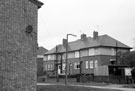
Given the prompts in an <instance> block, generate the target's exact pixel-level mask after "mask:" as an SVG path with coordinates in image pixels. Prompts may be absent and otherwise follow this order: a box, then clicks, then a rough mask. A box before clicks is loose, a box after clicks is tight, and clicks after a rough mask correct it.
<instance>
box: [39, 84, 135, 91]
mask: <svg viewBox="0 0 135 91" xmlns="http://www.w3.org/2000/svg"><path fill="white" fill-rule="evenodd" d="M37 85H43V86H44V85H65V84H63V83H37ZM67 85H68V86H79V87H90V88H99V89H113V90H121V91H135V88H127V87H125V86H126V85H127V84H126V85H125V84H105V83H100V84H99V83H91V84H75V83H70V84H67Z"/></svg>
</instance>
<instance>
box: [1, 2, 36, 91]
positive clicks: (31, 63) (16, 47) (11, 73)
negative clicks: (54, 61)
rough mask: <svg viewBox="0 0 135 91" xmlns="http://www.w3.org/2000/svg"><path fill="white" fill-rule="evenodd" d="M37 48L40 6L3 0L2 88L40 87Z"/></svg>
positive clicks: (12, 90)
mask: <svg viewBox="0 0 135 91" xmlns="http://www.w3.org/2000/svg"><path fill="white" fill-rule="evenodd" d="M28 25H31V26H32V28H33V32H32V33H26V32H25V31H26V27H27V26H28ZM36 51H37V6H36V5H34V4H33V3H31V2H29V1H28V0H0V91H36V78H37V77H36V72H37V69H36V57H37V56H36V54H37V53H36Z"/></svg>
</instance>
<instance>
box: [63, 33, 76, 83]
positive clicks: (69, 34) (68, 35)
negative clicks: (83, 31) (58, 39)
mask: <svg viewBox="0 0 135 91" xmlns="http://www.w3.org/2000/svg"><path fill="white" fill-rule="evenodd" d="M69 35H71V36H74V37H76V35H74V34H67V43H66V69H65V85H66V84H67V59H68V36H69Z"/></svg>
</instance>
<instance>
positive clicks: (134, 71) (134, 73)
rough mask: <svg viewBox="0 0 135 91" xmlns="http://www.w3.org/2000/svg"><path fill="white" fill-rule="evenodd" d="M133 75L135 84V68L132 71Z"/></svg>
mask: <svg viewBox="0 0 135 91" xmlns="http://www.w3.org/2000/svg"><path fill="white" fill-rule="evenodd" d="M131 75H132V78H133V80H134V83H135V67H134V68H133V69H132V70H131Z"/></svg>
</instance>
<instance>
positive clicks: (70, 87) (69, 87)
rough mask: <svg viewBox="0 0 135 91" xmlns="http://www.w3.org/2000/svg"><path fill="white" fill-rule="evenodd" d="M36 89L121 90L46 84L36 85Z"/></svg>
mask: <svg viewBox="0 0 135 91" xmlns="http://www.w3.org/2000/svg"><path fill="white" fill-rule="evenodd" d="M37 91H121V90H110V89H97V88H88V87H76V86H64V85H46V86H37Z"/></svg>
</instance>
